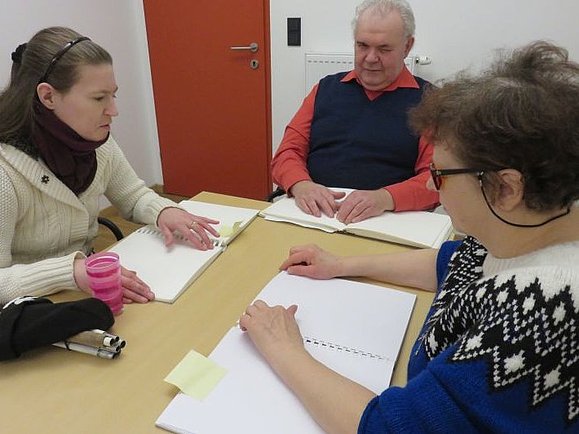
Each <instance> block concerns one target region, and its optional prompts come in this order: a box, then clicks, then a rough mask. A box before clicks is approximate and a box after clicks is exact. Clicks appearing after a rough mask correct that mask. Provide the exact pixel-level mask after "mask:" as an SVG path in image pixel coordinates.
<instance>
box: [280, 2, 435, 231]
mask: <svg viewBox="0 0 579 434" xmlns="http://www.w3.org/2000/svg"><path fill="white" fill-rule="evenodd" d="M413 35H414V16H413V14H412V10H411V9H410V6H409V5H408V4H407V3H406V2H405V1H404V0H367V1H365V2H364V3H362V4H361V5H360V6H358V8H357V11H356V18H355V20H354V38H355V69H354V70H353V71H350V72H349V73H347V74H344V73H342V74H337V75H335V76H328V77H326V78H324V79H322V80H321V81H320V83H318V84H317V85H316V86H314V88H313V89H312V91H311V92H310V94H309V95H308V96H307V97H306V98H305V100H304V102H303V104H302V106H301V107H300V109H299V110H298V112H297V113H296V115H295V116H294V118H293V119H292V121H291V122H290V124H289V125H288V126H287V128H286V131H285V134H284V137H283V140H282V143H281V145H280V147H279V149H278V151H277V152H276V155H275V156H274V158H273V160H272V163H271V165H272V175H273V179H274V182H275V183H276V184H278V185H279V186H280V187H282V188H283V189H284V190H285V191H286V192H288V194H289V195H290V196H293V197H295V200H296V204H297V205H298V206H299V207H300V208H301V209H302V210H303V211H304V212H306V213H308V214H312V215H315V216H320V215H321V213H324V214H326V215H328V216H331V217H333V216H334V215H335V216H336V217H337V219H338V220H340V221H342V222H344V223H346V224H347V223H350V222H358V221H361V220H364V219H367V218H369V217H372V216H376V215H379V214H382V213H383V212H385V211H406V210H422V209H431V208H433V207H434V206H436V205H437V203H438V195H437V193H436V192H434V191H430V190H428V189H427V188H426V183H427V181H428V178H429V172H428V166H429V164H430V162H431V159H432V147H431V145H430V144H429V143H426V141H424V140H423V139H421V138H419V137H416V136H414V135H413V133H412V132H411V131H409V129H408V126H407V125H406V112H407V110H408V109H409V108H411V106H412V105H416V104H417V103H418V102H419V101H420V98H421V96H422V91H423V90H424V88H425V87H426V86H427V85H428V83H427V82H425V81H424V80H422V79H420V78H418V77H414V76H413V75H412V74H411V73H410V71H408V69H407V68H406V67H405V65H404V59H405V57H406V56H407V55H408V53H409V51H410V49H411V48H412V46H413V44H414V36H413ZM356 92H357V93H356ZM360 95H362V97H360ZM340 129H342V130H343V131H338V132H336V130H340ZM400 137H401V138H402V139H399V138H400ZM388 173H389V174H390V175H387V174H388ZM373 174H375V176H374V175H373ZM360 180H362V181H364V180H370V181H368V182H366V183H364V182H361V183H360V182H358V181H360ZM336 182H338V183H340V185H336V184H335V183H336ZM360 186H361V187H360ZM327 187H345V188H354V189H355V191H354V192H352V193H351V194H349V195H348V196H347V197H346V198H345V199H344V200H343V201H342V202H339V201H338V199H341V198H342V197H343V193H336V192H333V191H331V190H329V189H328V188H327Z"/></svg>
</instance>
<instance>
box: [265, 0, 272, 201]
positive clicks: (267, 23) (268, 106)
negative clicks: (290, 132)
mask: <svg viewBox="0 0 579 434" xmlns="http://www.w3.org/2000/svg"><path fill="white" fill-rule="evenodd" d="M269 3H270V2H269V0H263V18H264V33H265V34H264V45H265V47H264V51H265V52H264V58H265V62H264V63H265V68H266V70H265V113H266V121H265V128H266V134H267V138H266V146H267V161H268V164H267V180H268V190H267V191H268V193H271V192H272V191H273V180H272V177H271V159H272V149H273V137H272V135H273V126H272V120H271V119H272V116H271V111H272V110H271V30H270V22H271V14H270V4H269Z"/></svg>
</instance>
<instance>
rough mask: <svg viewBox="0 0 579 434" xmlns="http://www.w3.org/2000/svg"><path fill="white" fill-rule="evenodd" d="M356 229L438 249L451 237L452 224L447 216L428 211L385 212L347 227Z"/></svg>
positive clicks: (418, 245) (353, 231) (417, 245)
mask: <svg viewBox="0 0 579 434" xmlns="http://www.w3.org/2000/svg"><path fill="white" fill-rule="evenodd" d="M356 229H362V230H366V231H371V232H375V233H383V234H387V235H388V236H389V237H391V239H392V241H394V242H399V243H406V244H411V245H414V246H416V247H431V248H438V247H440V244H442V242H443V241H445V240H446V239H448V237H449V236H450V232H451V230H452V223H451V220H450V217H448V216H447V215H443V214H436V213H432V212H426V211H407V212H385V213H384V214H382V215H379V216H376V217H371V218H369V219H367V220H364V221H361V222H359V223H350V224H349V225H348V227H347V231H348V232H350V231H351V232H352V233H355V230H356Z"/></svg>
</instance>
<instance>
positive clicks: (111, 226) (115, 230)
mask: <svg viewBox="0 0 579 434" xmlns="http://www.w3.org/2000/svg"><path fill="white" fill-rule="evenodd" d="M98 222H99V224H100V225H103V226H106V227H107V228H108V229H109V230H110V231H111V232H112V233H113V234H114V236H115V238H116V239H117V241H120V240H122V239H123V238H124V237H125V236H124V235H123V231H121V230H120V229H119V227H118V226H117V225H116V224H114V223H113V222H112V221H111V220H109V219H108V218H106V217H98Z"/></svg>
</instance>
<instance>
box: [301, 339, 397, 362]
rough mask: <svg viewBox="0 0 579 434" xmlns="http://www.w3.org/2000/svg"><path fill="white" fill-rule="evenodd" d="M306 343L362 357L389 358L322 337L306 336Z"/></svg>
mask: <svg viewBox="0 0 579 434" xmlns="http://www.w3.org/2000/svg"><path fill="white" fill-rule="evenodd" d="M303 339H304V344H305V345H317V346H320V347H324V348H327V349H330V350H334V351H340V352H344V353H349V354H353V355H356V356H360V357H368V358H371V359H379V360H388V357H385V356H382V355H380V354H374V353H370V352H368V351H362V350H359V349H357V348H352V347H347V346H344V345H339V344H335V343H333V342H327V341H324V340H322V339H318V338H312V337H309V336H304V337H303Z"/></svg>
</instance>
